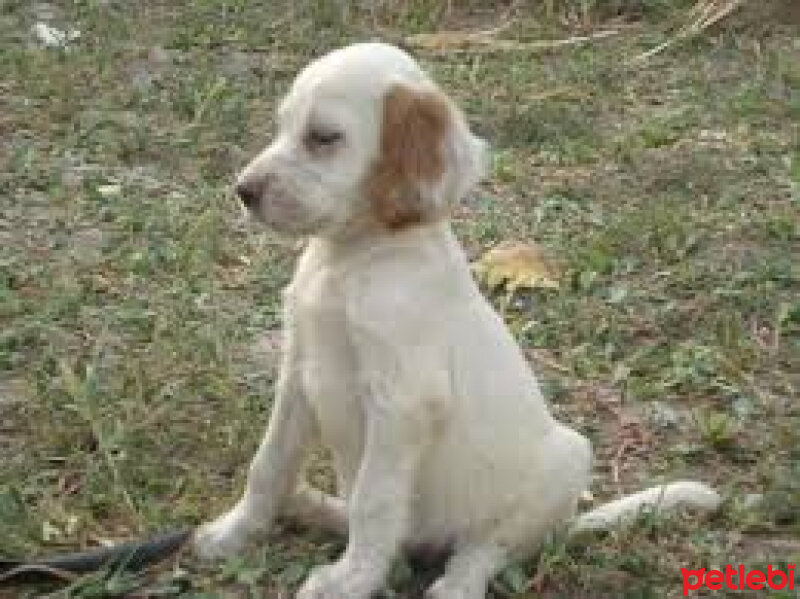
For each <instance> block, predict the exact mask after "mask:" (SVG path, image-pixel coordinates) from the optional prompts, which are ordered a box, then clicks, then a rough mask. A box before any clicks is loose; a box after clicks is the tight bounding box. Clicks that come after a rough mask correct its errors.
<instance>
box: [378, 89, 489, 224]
mask: <svg viewBox="0 0 800 599" xmlns="http://www.w3.org/2000/svg"><path fill="white" fill-rule="evenodd" d="M483 153H484V147H483V142H482V141H481V140H478V139H477V138H475V137H474V136H472V134H471V133H470V132H469V129H468V128H467V126H466V123H465V122H464V119H463V116H461V114H460V113H459V112H458V111H457V109H456V108H455V107H454V106H452V105H451V103H450V102H449V101H448V99H447V98H446V97H445V96H444V95H443V94H442V93H441V92H439V91H435V90H417V89H413V88H411V87H408V86H406V85H403V84H399V83H398V84H395V85H393V86H392V87H390V88H389V89H388V91H387V92H386V94H385V95H384V97H383V116H382V120H381V132H380V145H379V155H378V158H377V159H376V161H375V163H374V164H373V165H372V169H371V170H370V172H369V173H368V175H367V178H366V180H365V184H364V192H365V195H366V197H367V198H368V200H369V202H370V203H371V206H372V209H373V212H374V214H375V217H376V218H377V220H378V221H379V222H380V223H382V224H383V225H385V226H386V227H387V228H389V229H392V230H396V229H401V228H404V227H407V226H410V225H414V224H419V223H422V222H426V221H430V220H435V219H436V218H439V217H440V216H442V215H443V214H444V212H445V210H446V208H447V206H448V205H449V204H450V203H452V202H453V201H455V200H457V199H459V198H460V197H461V196H462V195H463V194H464V193H466V191H468V189H469V188H470V187H471V186H472V185H474V184H475V183H476V182H477V180H478V179H480V177H481V176H482V173H483V170H484V166H483V162H484V160H483V158H482V156H483Z"/></svg>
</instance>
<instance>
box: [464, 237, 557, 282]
mask: <svg viewBox="0 0 800 599" xmlns="http://www.w3.org/2000/svg"><path fill="white" fill-rule="evenodd" d="M472 267H473V272H474V273H475V276H476V277H477V278H478V280H480V281H482V282H484V283H486V285H488V286H489V287H491V288H495V287H499V286H501V285H503V286H505V288H506V290H507V291H508V292H509V293H514V291H516V290H517V289H519V288H521V287H522V288H528V289H536V288H538V289H558V273H557V272H556V268H555V266H554V265H553V264H552V263H551V262H550V261H549V260H547V258H546V257H545V255H544V252H543V250H542V248H540V247H539V246H538V245H535V244H529V243H517V242H514V243H506V244H502V245H499V246H497V247H496V248H494V249H491V250H489V251H488V252H486V253H485V254H484V255H483V257H481V258H480V260H478V261H477V262H475V263H473V265H472Z"/></svg>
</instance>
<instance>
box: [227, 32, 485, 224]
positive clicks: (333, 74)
mask: <svg viewBox="0 0 800 599" xmlns="http://www.w3.org/2000/svg"><path fill="white" fill-rule="evenodd" d="M277 122H278V132H277V135H276V137H275V139H274V141H273V142H272V143H271V144H270V145H269V146H267V148H266V149H265V150H264V151H263V152H261V154H259V155H258V156H257V157H256V158H255V159H254V160H253V161H252V162H251V163H250V164H249V165H247V167H245V169H244V170H243V171H242V173H241V174H240V175H239V178H238V181H237V183H236V192H237V194H238V195H239V197H240V198H241V200H242V202H243V203H244V204H245V206H247V208H249V209H250V211H251V212H252V213H253V215H255V216H256V218H258V219H259V220H261V221H263V222H264V223H266V224H268V225H269V226H271V227H273V228H275V229H276V230H278V231H282V232H284V233H289V234H295V235H316V234H322V235H324V234H328V233H337V232H341V231H346V230H347V229H348V227H351V226H354V225H364V224H368V225H377V226H380V227H381V228H383V229H387V230H397V229H401V228H404V227H408V226H412V225H415V224H419V223H423V222H427V221H431V220H436V219H438V218H441V217H442V216H443V215H445V214H446V213H447V209H448V207H449V206H450V205H452V204H453V203H454V202H456V201H457V200H459V199H460V198H461V197H463V196H464V194H465V193H466V192H467V191H469V189H470V188H471V187H473V186H474V185H475V184H476V183H477V182H478V181H479V180H480V178H481V177H482V176H483V174H484V170H485V163H486V147H485V146H486V144H485V142H483V140H481V139H479V138H477V137H476V136H474V135H473V134H472V133H471V132H470V130H469V127H468V125H467V124H466V121H465V119H464V116H463V115H462V113H461V112H460V111H459V110H458V108H457V107H456V106H455V105H454V104H453V103H452V102H451V101H450V100H449V99H448V98H447V97H446V96H445V95H444V94H443V93H442V92H441V91H440V90H439V89H438V88H437V87H436V85H435V84H434V83H433V82H432V81H431V80H430V79H428V77H427V76H426V75H425V74H424V73H423V72H422V70H421V69H420V68H419V66H418V65H417V63H416V62H415V61H414V60H413V59H412V58H411V57H410V56H408V55H407V54H406V53H404V52H403V51H402V50H399V49H398V48H395V47H393V46H388V45H385V44H377V43H368V44H357V45H353V46H348V47H346V48H343V49H340V50H336V51H334V52H331V53H330V54H327V55H326V56H324V57H322V58H320V59H319V60H316V61H315V62H312V63H311V64H310V65H309V66H307V67H306V68H305V69H304V70H303V71H302V72H301V73H300V74H299V75H298V76H297V79H295V81H294V83H293V85H292V88H291V90H290V91H289V93H288V95H287V96H286V98H285V99H284V100H283V102H282V104H281V105H280V108H279V110H278V114H277Z"/></svg>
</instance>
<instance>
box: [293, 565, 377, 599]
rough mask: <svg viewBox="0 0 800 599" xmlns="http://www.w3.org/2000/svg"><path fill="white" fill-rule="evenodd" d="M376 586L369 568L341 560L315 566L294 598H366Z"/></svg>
mask: <svg viewBox="0 0 800 599" xmlns="http://www.w3.org/2000/svg"><path fill="white" fill-rule="evenodd" d="M376 586H377V583H376V581H375V577H374V576H372V575H371V572H370V571H369V568H353V567H352V566H351V565H350V564H348V563H347V562H346V561H344V560H343V561H339V562H336V563H335V564H330V565H327V566H319V567H317V568H315V569H314V570H313V571H312V572H311V574H310V575H309V577H308V578H307V579H306V581H305V583H304V584H303V586H302V587H301V588H300V590H299V591H298V592H297V594H296V595H295V599H343V598H347V599H368V598H369V597H371V596H372V594H373V593H374V592H375V590H376V588H375V587H376Z"/></svg>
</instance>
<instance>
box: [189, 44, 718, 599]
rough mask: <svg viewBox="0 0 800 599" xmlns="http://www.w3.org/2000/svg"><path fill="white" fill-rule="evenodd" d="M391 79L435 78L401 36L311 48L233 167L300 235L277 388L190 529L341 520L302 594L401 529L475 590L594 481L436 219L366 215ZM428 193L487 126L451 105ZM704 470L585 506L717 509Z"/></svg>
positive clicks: (598, 519)
mask: <svg viewBox="0 0 800 599" xmlns="http://www.w3.org/2000/svg"><path fill="white" fill-rule="evenodd" d="M398 81H400V82H403V83H405V84H407V85H410V86H413V87H415V88H419V89H435V86H434V84H433V83H432V82H430V80H429V79H428V78H427V77H426V76H425V75H424V74H423V73H422V71H421V70H420V69H419V67H418V66H417V65H416V63H415V62H414V61H413V60H412V59H411V58H409V57H408V56H407V55H406V54H404V53H403V52H401V51H400V50H398V49H396V48H393V47H390V46H385V45H380V44H361V45H355V46H350V47H348V48H345V49H343V50H338V51H335V52H333V53H331V54H329V55H327V56H325V57H323V58H322V59H320V60H318V61H316V62H314V63H312V64H311V65H310V66H308V67H307V68H306V69H305V70H304V71H303V72H302V73H301V74H300V75H299V76H298V78H297V80H296V82H295V84H294V86H293V87H292V89H291V91H290V92H289V94H288V96H287V98H286V100H285V101H284V103H283V105H282V107H281V114H280V123H279V132H278V135H277V138H276V139H275V141H274V143H273V144H272V145H270V146H269V147H268V148H267V149H266V150H264V152H263V153H262V154H260V155H259V156H258V157H257V158H255V160H253V162H252V163H251V164H250V165H249V166H248V167H247V168H246V169H245V170H244V171H243V173H242V175H241V177H240V182H242V181H244V182H248V181H252V180H254V179H258V180H261V179H268V180H269V185H268V186H267V188H266V190H265V191H264V195H263V197H262V198H261V199H260V201H259V202H258V204H257V205H255V206H253V207H252V210H253V212H254V214H255V215H256V216H257V217H258V218H260V219H261V220H263V221H265V222H266V223H268V224H270V225H271V226H273V227H275V228H277V229H279V230H281V231H286V232H293V233H297V234H310V235H311V238H310V241H309V244H308V246H307V248H306V250H305V252H304V254H303V256H302V257H301V259H300V261H299V264H298V266H297V270H296V272H295V275H294V278H293V280H292V282H291V284H290V285H289V287H288V288H287V290H286V292H285V297H284V300H285V334H286V339H285V352H284V360H283V365H282V371H281V376H280V381H279V384H278V388H277V393H276V400H275V406H274V410H273V414H272V418H271V420H270V424H269V428H268V431H267V433H266V435H265V438H264V440H263V442H262V444H261V446H260V448H259V449H258V452H257V453H256V456H255V458H254V459H253V462H252V465H251V467H250V476H249V478H248V482H247V488H246V490H245V492H244V494H243V496H242V498H241V499H240V500H239V502H238V503H237V505H236V506H235V507H234V508H233V509H232V510H231V511H230V512H228V513H227V514H225V515H223V516H222V517H221V518H219V519H217V520H216V521H214V522H211V523H209V524H206V525H204V526H203V527H201V528H200V529H199V530H198V532H197V534H196V538H195V544H196V548H197V550H198V551H199V552H200V553H201V554H202V555H206V556H215V555H221V554H226V553H230V552H234V551H238V550H240V549H241V548H242V547H243V545H244V543H245V542H246V541H247V539H248V538H250V537H251V536H252V535H253V534H254V533H256V532H259V531H263V530H266V529H267V528H268V527H269V525H270V522H271V521H272V520H273V518H275V517H277V516H280V515H292V516H295V517H299V518H301V519H304V520H306V521H313V522H315V523H317V524H319V525H321V526H327V527H329V528H331V529H335V530H339V531H341V532H344V531H347V532H348V533H349V540H348V545H347V549H346V551H345V553H344V555H343V556H342V557H341V559H340V560H339V561H338V562H336V563H335V564H333V565H330V566H325V567H323V568H320V569H318V570H316V571H315V572H314V573H312V575H311V576H310V577H309V579H308V580H307V581H306V583H305V584H304V585H303V587H302V588H301V590H300V591H299V593H298V595H297V596H298V598H299V599H345V598H346V599H366V598H367V597H369V596H370V595H371V594H372V593H373V592H374V591H375V590H376V589H378V588H379V587H380V585H381V584H382V582H383V580H384V577H385V576H386V574H387V571H388V569H389V566H390V564H391V561H392V559H393V558H394V557H395V556H396V554H397V553H398V551H399V550H400V549H401V548H402V547H409V548H412V549H413V548H414V547H417V546H427V547H431V546H432V547H448V546H449V547H452V548H453V553H452V557H451V558H450V560H449V562H448V564H447V567H446V570H445V572H444V574H443V576H442V577H441V578H440V579H439V580H438V581H436V582H435V583H434V585H433V586H432V587H431V589H430V590H429V596H430V597H435V598H438V599H480V598H481V597H483V596H484V595H485V590H486V586H487V581H488V579H489V578H490V577H491V576H492V575H493V574H494V573H495V572H496V571H497V570H498V569H499V568H501V567H502V566H503V565H504V564H505V563H506V561H507V560H509V559H510V558H512V557H517V556H520V555H524V554H526V553H529V552H532V551H535V550H536V549H537V547H538V546H539V544H540V543H541V542H542V540H543V539H544V538H545V536H546V535H547V534H548V533H550V532H551V531H553V530H554V529H555V528H557V527H559V526H560V525H562V524H565V523H567V522H569V521H570V519H571V518H572V517H573V515H574V514H575V511H576V504H577V498H578V496H579V495H580V493H581V492H582V491H584V490H585V489H586V488H587V487H588V485H589V482H590V462H591V449H590V445H589V442H588V440H587V439H586V438H584V437H583V436H581V435H580V434H579V433H577V432H576V431H574V430H572V429H570V428H568V427H566V426H564V425H563V424H561V423H559V422H557V421H556V420H555V419H554V418H553V417H552V415H551V414H550V412H549V410H548V407H547V405H546V403H545V401H544V400H543V398H542V394H541V392H540V390H539V386H538V384H537V381H536V378H535V377H534V375H533V373H532V372H531V370H530V368H529V365H528V363H527V362H526V360H525V358H524V357H523V354H522V352H521V351H520V349H519V348H518V346H517V344H516V343H515V341H514V339H513V337H512V336H511V334H510V333H509V331H508V330H507V328H506V327H505V325H504V323H503V321H502V320H501V319H500V317H499V316H498V315H497V314H496V313H495V312H494V310H493V309H492V307H491V306H490V304H489V303H488V302H487V301H486V300H485V299H484V297H483V296H482V295H481V293H480V291H479V290H478V288H477V287H476V285H475V283H474V282H473V278H472V276H471V273H470V269H469V267H468V263H467V259H466V257H465V255H464V253H463V251H462V249H461V248H460V246H459V244H458V242H457V240H456V239H455V237H454V235H453V234H452V232H451V230H450V227H449V225H448V224H447V222H446V221H439V222H432V223H427V224H422V225H417V226H412V227H408V228H406V229H403V230H401V231H394V232H388V231H385V230H381V229H380V228H376V227H374V226H369V225H368V224H366V223H368V222H369V219H366V218H364V214H365V213H366V212H367V211H368V202H367V200H366V199H365V198H364V197H362V196H361V192H360V182H361V181H362V180H363V178H364V176H365V175H366V173H367V171H368V169H369V167H370V165H371V164H372V162H373V161H374V160H375V158H376V153H377V152H378V148H379V141H378V140H379V137H380V131H379V128H380V122H381V112H380V111H381V108H380V107H381V99H382V97H383V94H384V93H385V91H386V90H387V89H388V87H389V86H390V85H392V84H393V83H396V82H398ZM452 120H453V122H452V123H451V126H450V133H449V134H448V140H446V144H447V152H446V155H447V169H446V172H445V173H444V174H443V176H442V180H441V181H440V182H439V183H438V184H437V185H436V186H435V187H436V189H435V190H434V193H435V195H436V196H437V198H438V200H439V201H442V202H453V201H457V200H458V199H460V198H461V197H462V196H463V195H464V194H465V193H466V192H467V191H468V190H469V189H470V188H471V187H472V186H473V185H474V184H475V183H476V182H477V181H478V179H479V178H480V177H481V175H482V173H483V169H484V167H485V148H484V143H483V142H482V141H481V140H479V139H478V138H476V137H474V136H473V135H472V134H471V133H470V132H469V130H468V128H467V126H466V123H465V121H464V119H463V117H462V116H461V114H460V113H459V112H458V111H457V110H455V108H453V112H452ZM310 121H312V122H313V121H324V125H325V126H326V127H336V128H340V129H341V130H342V131H344V134H345V140H344V143H343V144H341V147H339V148H337V149H336V151H335V152H333V153H332V154H331V155H328V156H326V157H325V158H324V159H313V158H312V157H309V155H308V153H307V152H306V151H304V150H303V147H302V139H303V136H304V135H306V133H305V132H306V131H307V128H308V127H309V122H310ZM317 434H318V435H320V436H321V439H322V441H323V443H324V444H325V445H326V446H327V447H329V448H330V450H331V451H332V454H333V457H334V466H335V470H336V474H337V480H338V495H339V497H327V496H325V495H324V494H322V493H320V492H319V491H316V490H313V489H310V488H308V487H307V486H305V483H302V482H301V481H300V480H299V479H300V477H299V474H300V472H301V469H302V468H301V467H302V463H303V456H304V450H305V449H306V448H307V447H308V445H309V444H310V441H311V440H312V438H313V436H314V435H317ZM718 502H719V497H718V496H717V495H716V493H715V492H714V491H712V490H711V489H709V488H708V487H706V486H705V485H702V484H700V483H676V484H675V485H672V486H667V487H665V488H663V489H662V488H656V489H650V490H648V491H645V492H643V493H639V494H637V495H633V496H630V497H628V498H624V499H622V500H619V501H617V502H613V503H611V504H609V505H607V506H603V507H601V508H599V509H598V510H595V511H594V512H590V513H589V514H586V515H583V516H581V517H579V518H578V519H577V520H576V521H575V522H574V525H573V532H580V531H583V530H591V529H596V528H599V527H607V526H610V525H613V524H615V523H617V522H620V521H622V520H625V519H627V518H630V517H631V516H632V515H635V514H636V512H637V511H638V510H639V509H641V508H642V507H643V506H648V505H649V506H657V505H660V504H661V505H664V506H666V507H674V506H676V505H678V504H685V505H689V506H695V507H702V508H713V507H716V505H717V504H718Z"/></svg>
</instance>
